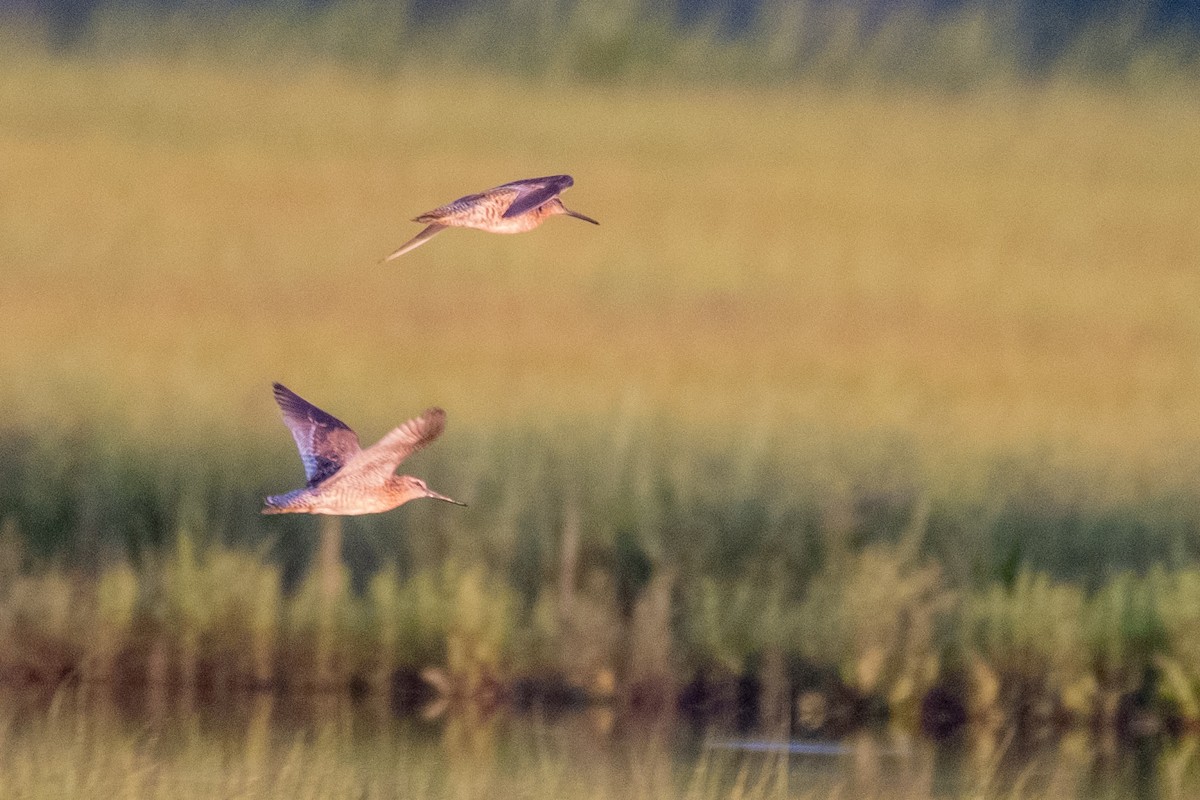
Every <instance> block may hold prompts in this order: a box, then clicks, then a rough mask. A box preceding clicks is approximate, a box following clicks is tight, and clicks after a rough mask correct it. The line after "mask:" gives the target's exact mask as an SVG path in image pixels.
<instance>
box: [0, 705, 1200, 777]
mask: <svg viewBox="0 0 1200 800" xmlns="http://www.w3.org/2000/svg"><path fill="white" fill-rule="evenodd" d="M1197 749H1198V748H1197V742H1196V741H1195V740H1193V739H1186V740H1181V741H1172V740H1167V739H1164V738H1161V737H1159V738H1146V739H1142V740H1139V741H1138V742H1136V743H1134V744H1133V745H1130V746H1128V747H1123V748H1122V747H1119V746H1117V747H1113V746H1111V743H1110V746H1109V747H1103V746H1100V747H1098V746H1097V744H1096V742H1095V741H1093V740H1092V739H1091V737H1089V736H1088V735H1087V734H1086V733H1082V732H1074V733H1070V734H1067V735H1063V736H1053V737H1051V736H1046V737H1044V738H1043V739H1042V740H1040V741H1029V740H1028V739H1025V740H1020V741H1018V740H1017V739H1016V738H1015V737H1013V736H1011V735H1004V734H1002V733H1000V732H998V731H995V730H988V729H979V730H972V731H970V732H969V733H967V734H966V735H964V736H962V737H960V738H958V739H956V740H954V741H951V742H948V743H937V744H935V743H933V742H930V741H928V740H926V739H923V738H920V737H914V736H913V735H911V734H910V733H909V732H908V731H906V730H904V729H902V728H898V727H889V728H881V729H879V730H874V731H869V732H868V731H863V732H859V733H856V734H854V735H852V736H848V737H846V738H843V739H839V740H837V741H821V740H803V741H788V740H787V739H785V738H780V737H772V736H755V737H747V738H738V737H737V735H736V734H733V733H732V732H730V731H727V730H722V729H721V728H720V727H719V726H713V727H712V728H709V729H701V728H698V727H696V726H694V725H687V724H683V723H680V722H678V721H677V720H674V719H659V720H649V719H644V718H631V717H625V716H621V715H619V714H617V713H615V712H614V710H613V709H611V708H597V709H589V710H587V711H584V712H581V713H574V714H569V715H555V716H544V715H537V714H523V715H519V716H514V715H512V714H507V713H502V712H485V711H482V710H479V709H471V708H459V707H454V706H449V707H446V708H445V709H442V711H441V713H440V714H438V715H436V716H432V717H431V715H426V716H425V717H423V716H421V715H411V716H398V715H396V714H395V713H394V712H393V710H392V709H391V708H390V707H389V706H388V704H387V703H385V702H379V701H375V700H369V699H368V700H364V701H361V702H358V701H352V700H350V699H349V698H347V697H345V696H343V695H339V694H316V695H305V696H299V697H290V696H289V697H280V696H275V695H271V694H244V695H238V694H232V695H225V696H222V697H220V698H213V697H205V696H194V695H187V694H181V695H170V694H167V693H162V692H155V691H149V692H147V691H141V690H138V691H114V690H111V689H108V688H98V687H90V688H87V689H78V690H64V691H59V692H56V693H43V694H34V693H28V692H12V691H8V692H5V693H0V775H2V776H3V783H2V786H3V791H2V792H0V794H3V795H5V796H15V797H54V796H57V797H100V796H113V797H130V798H134V797H136V798H189V797H194V798H200V797H205V798H207V797H214V798H216V797H220V798H225V797H245V798H260V797H261V798H287V800H297V799H298V798H308V797H312V798H319V797H331V798H332V797H338V798H342V797H403V798H413V799H414V800H420V798H454V800H474V798H480V800H482V799H483V798H488V799H489V800H491V798H496V797H522V798H529V800H543V798H544V799H545V800H551V799H553V800H574V798H580V799H581V800H582V798H595V799H596V800H609V799H610V798H611V799H612V800H625V799H628V800H652V799H653V800H670V799H671V798H688V799H689V800H693V799H694V800H708V799H709V798H713V799H714V800H715V798H726V797H730V798H732V797H737V798H743V799H744V800H768V798H782V797H802V798H811V799H812V800H823V799H824V798H835V797H837V798H846V797H855V798H858V797H863V798H901V799H902V800H925V798H960V797H973V798H993V797H994V798H1011V799H1012V800H1023V799H1025V798H1039V800H1049V799H1050V798H1129V797H1136V798H1148V799H1152V800H1176V798H1185V797H1195V796H1200V774H1198V773H1200V767H1198V766H1197V758H1196V754H1197Z"/></svg>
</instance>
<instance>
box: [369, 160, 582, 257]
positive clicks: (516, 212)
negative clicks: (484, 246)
mask: <svg viewBox="0 0 1200 800" xmlns="http://www.w3.org/2000/svg"><path fill="white" fill-rule="evenodd" d="M574 183H575V181H574V180H573V179H572V178H571V176H570V175H550V176H548V177H545V178H526V179H525V180H520V181H513V182H512V183H506V184H504V185H503V186H497V187H496V188H495V189H488V190H487V191H486V192H480V193H479V194H469V195H467V196H466V197H460V198H458V199H457V200H455V201H454V202H453V203H447V204H446V205H444V206H440V207H438V208H435V209H434V210H433V211H428V212H426V213H424V214H422V215H421V216H419V217H417V218H415V219H414V220H413V222H424V223H426V224H427V226H428V227H426V228H425V230H423V231H421V232H420V233H418V234H417V235H416V236H414V237H413V238H412V239H410V240H408V241H407V242H405V243H404V244H403V245H402V246H401V247H400V249H399V250H397V251H396V252H394V253H392V254H391V255H390V256H388V257H387V258H385V259H384V261H391V260H392V259H393V258H398V257H400V256H402V255H404V254H405V253H407V252H408V251H410V250H414V249H416V248H418V247H420V246H421V245H423V244H425V242H427V241H429V240H430V239H431V238H433V236H435V235H436V234H438V233H441V232H442V231H444V230H445V229H446V228H477V229H479V230H481V231H488V232H490V233H524V232H525V231H530V230H533V229H534V228H536V227H537V226H539V225H541V224H542V223H543V222H544V221H545V220H546V219H547V218H548V217H553V216H557V215H559V214H566V215H567V216H569V217H575V218H576V219H582V220H584V221H586V222H590V223H592V224H593V225H599V224H600V223H599V222H596V220H594V219H592V218H591V217H586V216H584V215H583V214H580V213H578V212H576V211H572V210H571V209H569V208H567V207H566V206H564V205H563V204H562V201H561V200H559V199H558V196H559V195H560V194H562V193H563V192H565V191H566V190H567V189H569V188H571V186H572V185H573V184H574Z"/></svg>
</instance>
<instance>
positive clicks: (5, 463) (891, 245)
mask: <svg viewBox="0 0 1200 800" xmlns="http://www.w3.org/2000/svg"><path fill="white" fill-rule="evenodd" d="M0 9H3V14H4V16H3V18H2V19H3V23H2V25H0V151H2V152H3V153H4V157H3V159H0V185H3V186H4V187H5V189H4V191H3V192H2V193H0V262H2V263H3V269H0V376H2V380H0V403H2V404H3V407H4V409H5V413H4V415H3V417H2V418H0V571H2V572H3V580H2V581H0V643H2V646H0V662H2V663H0V671H3V673H4V674H5V675H6V676H8V677H9V678H10V679H12V680H20V681H26V680H39V681H40V680H47V681H56V680H60V679H62V678H66V677H78V678H83V679H86V680H94V681H111V680H129V681H138V682H149V683H173V684H176V685H182V686H190V687H195V686H207V687H214V686H219V687H234V686H242V687H254V686H260V687H261V686H278V685H287V686H292V687H312V686H323V685H331V684H332V685H337V686H351V685H353V686H356V687H359V688H362V689H367V690H372V691H377V692H384V693H386V692H391V691H396V690H397V687H398V686H401V685H404V684H405V681H407V680H409V679H412V680H416V678H415V676H417V675H420V674H421V673H422V672H423V671H424V674H425V679H426V682H427V683H429V684H431V685H434V686H436V687H438V688H439V690H440V691H443V692H446V693H448V694H451V695H460V696H468V695H469V696H474V697H487V698H495V697H503V696H509V697H517V698H519V697H525V696H530V695H533V694H538V693H541V692H546V691H549V690H548V688H547V687H558V688H557V689H556V690H555V691H566V692H567V693H568V694H569V695H571V696H576V695H574V694H571V693H573V692H577V693H580V694H590V695H592V696H597V697H610V696H615V697H617V698H620V699H623V700H625V701H628V702H630V703H635V704H664V703H665V704H670V703H674V702H675V701H676V700H677V699H683V700H685V701H688V702H691V703H695V704H700V705H705V706H711V707H721V708H726V707H734V706H739V705H744V704H745V701H746V699H747V697H751V698H755V699H754V701H753V702H755V703H760V704H761V713H762V716H763V718H770V715H771V714H773V713H775V712H776V711H777V707H778V706H781V705H784V704H787V705H793V704H794V705H796V707H798V708H800V707H802V708H804V709H806V714H805V719H808V720H810V721H811V722H812V724H814V725H823V724H826V723H829V722H831V721H836V718H837V715H838V714H845V713H851V714H853V715H861V714H873V713H882V710H883V709H889V710H891V711H892V712H893V713H895V714H898V715H901V716H904V715H907V716H908V717H909V718H911V719H917V718H919V717H921V716H922V715H924V717H926V718H927V721H928V720H929V719H933V720H936V719H940V718H942V717H947V718H949V719H956V718H958V717H959V716H962V717H966V716H974V717H975V718H978V719H987V718H990V717H994V716H1013V717H1015V718H1020V719H1033V720H1042V721H1051V720H1059V719H1064V718H1070V719H1079V720H1084V719H1090V720H1098V721H1101V722H1103V723H1106V724H1108V723H1111V724H1127V723H1128V722H1129V720H1131V719H1135V718H1136V717H1137V715H1138V714H1145V713H1149V711H1150V710H1152V711H1154V713H1156V714H1158V715H1159V716H1161V717H1163V718H1171V719H1180V720H1191V721H1193V722H1195V721H1196V720H1200V660H1197V658H1196V655H1197V654H1198V653H1200V638H1198V636H1200V633H1198V631H1200V627H1198V626H1197V625H1196V624H1195V622H1194V620H1193V618H1194V617H1196V616H1197V615H1200V577H1198V572H1197V570H1200V503H1198V502H1197V500H1198V496H1200V482H1198V480H1197V479H1198V478H1200V307H1198V305H1197V303H1196V302H1195V300H1196V298H1197V297H1200V274H1198V273H1197V271H1196V266H1197V265H1198V264H1200V226H1198V225H1197V224H1196V220H1197V203H1196V198H1197V197H1200V149H1198V148H1197V147H1196V146H1195V142H1197V141H1200V101H1198V100H1197V98H1198V97H1200V94H1198V93H1197V89H1198V88H1200V34H1198V33H1197V27H1196V26H1197V19H1196V15H1195V14H1194V13H1191V12H1190V11H1189V7H1188V6H1186V5H1171V4H1154V3H1141V4H1135V5H1132V6H1128V5H1123V4H1122V5H1117V4H1103V5H1101V6H1098V7H1092V10H1091V11H1087V10H1086V9H1083V7H1082V5H1080V6H1073V5H1069V4H1068V5H1056V4H1045V3H1029V4H1015V5H1014V4H1000V3H985V2H967V3H951V4H935V5H921V4H903V3H902V4H886V5H885V4H872V3H865V2H864V3H861V4H846V3H836V2H816V0H812V1H811V2H782V0H781V1H780V2H764V3H762V4H759V5H755V6H751V7H742V6H739V7H738V9H740V10H737V11H736V12H735V11H734V10H733V9H732V7H726V6H719V7H717V6H715V5H714V6H713V7H711V8H710V7H704V6H701V5H683V6H679V7H674V8H664V7H661V6H658V5H656V4H651V3H637V2H631V3H607V4H604V5H603V6H601V5H600V4H584V3H558V2H550V0H531V1H530V2H520V1H518V0H513V2H498V3H463V4H456V5H453V6H451V7H447V8H442V7H440V6H437V5H434V4H421V3H416V4H413V5H403V4H392V3H376V2H357V1H356V0H345V1H344V2H335V3H331V4H322V3H318V4H301V3H250V4H229V5H225V6H221V7H219V8H214V7H211V6H209V5H206V4H166V5H163V4H147V5H135V4H127V3H103V4H99V5H91V4H84V5H53V6H41V5H38V4H36V3H33V4H12V3H9V4H5V5H3V6H0ZM557 172H569V173H571V174H573V175H574V176H575V178H576V181H577V183H576V187H575V188H574V189H572V190H571V194H570V195H569V203H570V205H571V206H572V207H577V208H578V209H579V210H581V211H582V212H584V213H587V214H589V215H592V216H595V217H596V218H597V219H599V220H600V221H601V222H602V226H601V227H600V228H598V229H594V228H591V227H590V226H582V225H576V224H574V223H572V222H570V221H569V220H556V221H553V222H551V223H550V224H548V225H547V226H545V227H544V228H543V229H540V230H538V231H537V232H535V233H532V234H529V235H527V236H522V237H492V236H484V235H483V234H478V233H474V232H455V233H453V234H452V235H448V236H445V237H440V238H439V239H438V240H437V241H436V242H435V243H433V244H431V245H429V246H428V247H425V248H422V249H421V250H419V251H417V252H415V253H413V254H411V255H409V256H405V257H404V258H403V259H402V260H400V261H399V262H396V263H394V264H389V265H387V266H386V267H384V266H380V265H378V264H377V261H378V259H379V258H380V257H381V256H383V255H385V254H386V253H388V252H390V251H391V250H392V249H393V248H394V247H395V246H397V245H398V244H399V243H401V242H402V241H404V240H405V239H407V238H408V237H409V236H411V235H412V234H413V233H415V231H416V230H417V229H418V228H417V226H415V225H413V224H411V223H409V222H408V221H407V220H408V219H409V218H411V217H412V216H415V215H416V214H417V213H420V212H422V211H425V210H427V209H428V208H431V207H433V206H436V205H439V204H441V203H443V202H446V201H448V200H451V199H453V198H454V197H457V196H459V195H462V194H466V193H468V192H472V191H478V190H481V189H483V188H486V187H489V186H493V185H496V184H499V183H502V182H504V181H506V180H511V179H515V178H518V177H526V176H532V175H540V174H552V173H557ZM273 380H280V381H283V382H285V383H287V384H288V385H289V386H291V387H292V388H294V389H295V390H296V391H298V392H299V393H300V394H302V395H304V396H305V397H307V398H308V399H310V400H312V401H313V402H315V403H317V404H318V405H320V406H322V407H323V408H326V409H327V410H329V411H330V412H331V413H334V414H336V415H338V416H339V417H341V418H343V419H344V420H346V421H347V422H348V423H349V424H351V425H352V426H354V427H355V428H356V429H357V430H358V431H359V432H360V434H361V435H362V437H363V439H364V440H369V441H374V439H375V438H377V437H378V436H379V435H381V434H382V433H384V432H385V431H386V430H387V429H388V428H390V427H391V426H394V425H396V424H398V423H399V422H401V421H403V420H404V419H406V418H407V417H409V416H411V415H413V414H415V413H417V412H419V411H420V410H422V409H424V408H425V407H427V406H430V405H434V404H436V405H441V406H443V407H445V408H446V409H447V410H448V412H449V419H450V425H449V429H448V432H447V434H446V435H445V436H444V437H443V438H442V439H441V440H440V441H439V442H438V443H437V444H436V445H435V446H434V447H433V448H431V449H430V450H429V451H427V452H425V453H422V454H421V455H420V456H419V457H417V458H414V459H413V461H412V462H411V464H406V465H405V469H406V471H411V472H413V473H414V474H418V475H420V476H422V477H424V478H426V479H428V480H429V482H430V484H431V485H432V486H433V487H435V488H437V489H438V490H440V491H443V492H446V493H447V494H450V495H451V496H454V497H458V498H461V499H463V500H466V501H467V502H469V503H470V508H469V509H465V510H463V509H453V508H448V507H446V506H442V505H437V507H434V504H421V503H414V504H412V505H409V506H405V507H404V508H403V509H401V510H399V511H397V512H394V513H391V514H387V515H383V516H379V517H371V518H360V519H353V520H348V521H347V522H346V523H345V525H344V527H342V528H337V529H336V534H337V536H340V539H335V541H339V542H340V555H341V557H342V558H341V559H340V560H339V559H333V560H328V559H327V560H325V561H321V560H320V559H319V558H317V557H315V556H314V554H315V553H317V552H318V546H317V543H318V539H319V526H320V525H321V524H322V523H320V522H319V521H318V520H315V519H311V518H285V519H279V518H271V519H263V518H261V517H260V516H258V513H257V512H258V508H259V505H260V502H261V497H262V496H263V495H265V494H267V493H274V492H279V491H282V490H284V489H288V488H292V487H294V486H296V485H298V484H299V482H300V476H301V468H300V464H299V461H298V459H297V458H296V455H295V452H294V448H293V446H292V441H291V438H290V436H289V435H288V433H287V431H286V430H285V429H284V427H283V425H282V424H281V422H280V420H279V416H278V412H277V410H276V409H275V407H274V405H273V403H272V400H271V396H270V391H269V387H270V383H271V381H273ZM325 524H328V523H325ZM334 530H335V529H332V528H327V529H326V540H329V537H330V536H333V535H334V534H333V533H332V532H333V531H334ZM315 565H323V566H321V567H320V568H317V567H316V566H315ZM406 676H407V677H406ZM846 709H850V711H849V712H848V711H847V710H846ZM939 715H940V716H939Z"/></svg>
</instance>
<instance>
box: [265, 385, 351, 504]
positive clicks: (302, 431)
mask: <svg viewBox="0 0 1200 800" xmlns="http://www.w3.org/2000/svg"><path fill="white" fill-rule="evenodd" d="M275 402H276V403H278V404H279V408H280V409H281V410H282V411H283V421H284V423H285V424H286V425H287V426H288V429H289V430H290V431H291V432H292V438H293V439H295V440H296V447H297V449H299V450H300V460H301V461H303V462H304V475H305V476H306V477H307V478H308V485H309V487H313V486H316V485H317V484H318V483H321V482H322V481H324V480H325V479H327V478H328V477H329V476H330V475H333V474H334V473H335V472H337V471H338V470H339V469H341V468H342V467H343V466H345V464H346V462H347V461H349V460H350V459H351V458H353V457H354V456H355V455H356V454H358V453H359V452H361V450H362V448H361V447H359V444H358V435H357V434H355V433H354V431H352V430H351V429H350V426H348V425H347V424H346V423H344V422H342V421H341V420H340V419H338V418H337V417H335V416H333V415H332V414H327V413H325V412H324V411H322V410H321V409H319V408H317V407H316V406H314V405H313V404H312V403H310V402H308V401H307V400H305V399H304V398H303V397H301V396H300V395H298V394H296V393H295V392H293V391H292V390H291V389H289V388H287V387H286V386H284V385H283V384H282V383H277V384H275Z"/></svg>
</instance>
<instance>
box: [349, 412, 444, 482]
mask: <svg viewBox="0 0 1200 800" xmlns="http://www.w3.org/2000/svg"><path fill="white" fill-rule="evenodd" d="M445 429H446V412H445V411H443V410H442V409H440V408H431V409H429V410H428V411H426V412H425V413H424V414H422V415H421V416H419V417H414V418H413V419H410V420H409V421H408V422H405V423H404V424H403V425H401V426H400V427H398V428H394V429H393V430H392V431H391V432H390V433H388V434H387V435H386V436H384V437H383V438H382V439H380V440H379V441H378V442H376V443H375V444H373V445H371V446H370V447H368V448H367V449H366V450H363V451H362V453H361V454H360V455H359V456H358V458H356V459H355V460H354V463H353V464H352V465H351V467H350V469H348V470H347V471H346V473H347V475H349V474H353V475H355V476H357V477H362V476H367V477H369V480H370V481H371V482H372V483H375V482H382V481H383V480H384V479H386V478H387V477H388V476H389V475H391V474H392V473H393V472H395V471H396V467H398V466H400V462H401V461H403V460H404V459H406V458H408V457H409V456H410V455H412V454H413V453H415V452H417V451H418V450H420V449H421V448H422V447H425V445H427V444H429V443H430V442H432V441H433V440H434V439H436V438H438V437H439V436H441V435H442V431H444V430H445Z"/></svg>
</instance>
